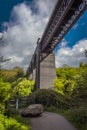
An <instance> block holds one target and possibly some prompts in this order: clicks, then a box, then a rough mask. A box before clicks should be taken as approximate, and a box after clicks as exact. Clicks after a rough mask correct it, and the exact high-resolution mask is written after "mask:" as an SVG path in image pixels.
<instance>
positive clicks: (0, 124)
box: [0, 114, 29, 130]
mask: <svg viewBox="0 0 87 130" xmlns="http://www.w3.org/2000/svg"><path fill="white" fill-rule="evenodd" d="M0 129H1V130H29V128H28V127H27V126H25V125H23V124H21V123H19V122H17V121H16V120H15V119H13V118H7V117H6V116H4V115H2V114H0Z"/></svg>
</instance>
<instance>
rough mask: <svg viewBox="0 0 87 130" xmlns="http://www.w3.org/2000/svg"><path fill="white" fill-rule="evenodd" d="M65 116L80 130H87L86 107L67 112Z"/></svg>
mask: <svg viewBox="0 0 87 130" xmlns="http://www.w3.org/2000/svg"><path fill="white" fill-rule="evenodd" d="M65 115H66V117H68V119H69V120H70V121H72V122H73V123H74V124H75V125H76V126H77V127H78V128H79V129H81V130H87V109H86V107H80V108H74V109H70V110H68V111H66V112H65Z"/></svg>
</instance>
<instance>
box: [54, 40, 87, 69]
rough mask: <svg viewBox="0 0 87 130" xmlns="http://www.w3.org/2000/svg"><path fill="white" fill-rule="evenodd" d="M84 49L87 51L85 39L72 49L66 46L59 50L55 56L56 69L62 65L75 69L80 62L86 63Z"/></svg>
mask: <svg viewBox="0 0 87 130" xmlns="http://www.w3.org/2000/svg"><path fill="white" fill-rule="evenodd" d="M85 49H87V39H83V40H81V41H79V42H78V43H76V44H75V45H74V46H73V48H70V47H67V46H64V47H62V48H60V49H59V50H58V51H57V53H56V54H55V59H56V67H62V66H63V65H64V64H67V65H70V66H74V67H76V66H78V65H79V63H80V62H85V63H87V58H86V57H85V55H84V50H85Z"/></svg>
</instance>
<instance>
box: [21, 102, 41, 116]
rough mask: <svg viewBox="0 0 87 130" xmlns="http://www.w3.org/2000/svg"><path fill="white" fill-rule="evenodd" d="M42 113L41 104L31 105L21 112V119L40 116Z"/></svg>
mask: <svg viewBox="0 0 87 130" xmlns="http://www.w3.org/2000/svg"><path fill="white" fill-rule="evenodd" d="M42 113H43V106H42V105H41V104H33V105H30V106H29V107H27V108H25V109H23V110H22V111H21V115H22V116H23V117H28V116H32V117H35V116H40V115H41V114H42Z"/></svg>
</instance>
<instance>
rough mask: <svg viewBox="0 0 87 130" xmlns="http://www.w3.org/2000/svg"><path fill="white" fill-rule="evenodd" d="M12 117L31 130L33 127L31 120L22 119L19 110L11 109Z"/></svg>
mask: <svg viewBox="0 0 87 130" xmlns="http://www.w3.org/2000/svg"><path fill="white" fill-rule="evenodd" d="M10 116H11V117H12V118H14V119H16V120H17V121H18V122H19V123H21V124H23V125H26V126H28V127H29V130H30V128H31V127H30V120H29V118H24V117H22V116H21V114H20V112H19V110H15V109H11V111H10Z"/></svg>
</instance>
